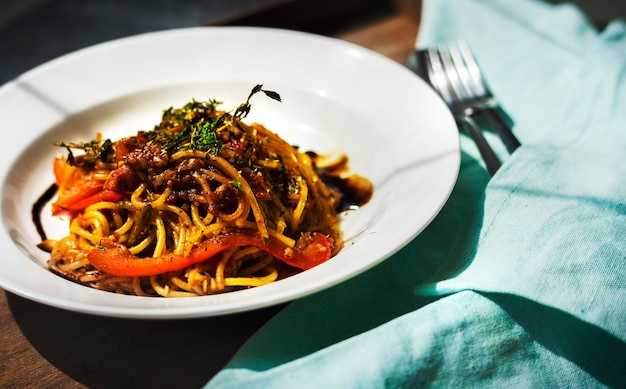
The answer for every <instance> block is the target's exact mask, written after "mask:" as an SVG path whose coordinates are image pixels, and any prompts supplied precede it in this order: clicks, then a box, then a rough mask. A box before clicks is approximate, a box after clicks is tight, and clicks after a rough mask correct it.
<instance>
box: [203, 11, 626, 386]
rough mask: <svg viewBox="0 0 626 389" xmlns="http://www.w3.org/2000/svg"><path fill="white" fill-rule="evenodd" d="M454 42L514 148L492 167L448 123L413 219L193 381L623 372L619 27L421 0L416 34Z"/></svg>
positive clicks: (423, 41)
mask: <svg viewBox="0 0 626 389" xmlns="http://www.w3.org/2000/svg"><path fill="white" fill-rule="evenodd" d="M457 39H464V40H466V41H467V42H468V43H469V45H470V46H471V48H472V49H473V51H474V53H475V55H476V57H477V59H478V61H479V63H480V65H481V67H482V69H483V70H484V73H485V77H486V78H487V81H488V82H489V84H490V86H491V89H492V90H493V92H494V94H495V95H496V96H497V97H498V99H499V100H500V101H501V102H502V105H503V106H504V108H505V109H506V110H507V111H508V112H509V113H510V114H511V116H512V117H513V119H514V120H515V123H516V124H515V128H514V130H515V132H516V134H517V135H518V137H519V138H520V140H521V142H522V144H523V146H522V147H521V148H520V149H518V150H517V151H516V152H515V153H514V154H513V155H512V156H511V157H510V158H508V159H507V160H506V161H505V163H504V165H503V167H502V168H501V169H500V170H499V171H498V172H497V174H496V175H495V176H494V177H493V178H492V179H490V180H489V177H488V176H487V174H486V173H485V170H484V168H483V167H482V165H481V163H480V159H479V157H478V154H477V153H476V151H475V149H473V145H472V144H471V141H469V140H468V139H466V138H464V137H463V138H462V139H461V144H462V150H463V154H462V166H461V171H460V175H459V179H458V181H457V183H456V186H455V188H454V190H453V193H452V195H451V197H450V199H449V201H448V202H447V204H446V205H445V207H444V208H443V210H442V211H441V213H440V214H439V215H438V216H437V218H436V219H435V220H434V221H433V222H432V223H431V225H429V227H428V228H427V229H426V230H425V231H424V232H423V233H421V234H420V235H419V236H418V237H417V238H416V239H414V240H413V241H412V242H411V243H410V244H408V245H407V246H406V247H405V248H404V249H402V250H401V251H400V252H398V253H397V254H396V255H394V256H393V257H391V258H389V259H388V260H386V261H385V262H383V263H382V264H380V265H379V266H376V267H375V268H373V269H371V270H369V271H368V272H366V273H364V274H362V275H360V276H358V277H356V278H354V279H352V280H350V281H348V282H345V283H343V284H341V285H338V286H336V287H334V288H331V289H328V290H326V291H324V292H321V293H318V294H315V295H313V296H310V297H307V298H303V299H301V300H298V301H296V302H293V303H292V304H290V305H289V306H287V307H286V308H285V309H284V310H283V311H282V312H281V313H279V314H278V315H277V316H276V317H275V318H274V319H273V320H271V321H270V322H269V323H268V324H267V325H266V326H265V327H264V328H262V329H261V330H260V331H259V332H258V333H257V334H255V335H254V336H253V337H252V338H251V339H250V340H249V341H248V342H247V343H246V344H245V345H244V346H243V348H242V349H241V350H240V351H239V353H238V354H237V355H236V356H235V357H234V358H233V360H232V361H231V362H230V363H229V364H228V365H227V366H226V367H225V368H224V369H223V370H222V371H221V372H220V373H219V374H218V375H217V376H215V377H214V378H213V379H212V380H211V381H210V382H209V383H208V385H207V387H209V388H220V387H264V388H265V387H272V388H275V387H300V388H302V387H312V388H318V387H342V388H343V387H422V386H430V387H432V386H435V387H439V386H441V387H454V386H462V387H467V386H470V387H472V386H480V387H485V386H486V387H504V386H507V385H508V386H512V387H515V388H519V387H603V386H609V387H619V386H622V387H624V386H626V244H625V240H626V239H625V238H626V163H624V162H623V161H622V159H623V158H624V155H626V24H625V23H624V22H622V21H614V22H612V23H610V24H609V25H608V26H606V28H605V29H604V30H603V31H601V32H599V31H597V29H596V28H594V26H593V25H592V23H590V21H589V20H587V18H586V17H585V16H584V14H583V13H582V12H581V11H580V10H579V9H577V8H576V7H574V6H572V5H567V4H566V5H558V6H554V5H549V4H546V3H542V2H539V1H537V0H518V1H515V2H512V1H510V0H491V1H487V0H482V1H481V0H466V1H463V2H460V1H456V0H426V1H424V9H423V19H422V25H421V29H420V34H419V42H418V43H419V45H420V46H423V47H425V46H431V45H436V44H439V43H445V42H448V41H453V40H457Z"/></svg>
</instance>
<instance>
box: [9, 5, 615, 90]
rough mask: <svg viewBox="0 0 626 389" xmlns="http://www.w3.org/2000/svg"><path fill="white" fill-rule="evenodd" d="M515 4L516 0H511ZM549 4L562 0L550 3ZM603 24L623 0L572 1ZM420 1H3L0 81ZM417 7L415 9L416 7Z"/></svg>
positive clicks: (324, 28)
mask: <svg viewBox="0 0 626 389" xmlns="http://www.w3.org/2000/svg"><path fill="white" fill-rule="evenodd" d="M513 1H514V0H513ZM550 2H552V3H560V2H563V1H557V0H551V1H550ZM573 2H574V3H577V4H578V5H580V6H581V7H582V8H583V10H584V11H585V12H586V13H587V14H588V15H589V16H590V17H591V19H592V20H593V21H594V22H596V24H597V25H598V26H599V27H600V28H601V27H602V26H604V25H605V24H606V23H607V22H608V21H610V20H612V19H614V18H616V17H622V18H624V17H626V2H623V1H621V0H574V1H573ZM411 3H414V4H415V5H416V6H415V8H417V4H419V1H418V0H0V85H2V84H4V83H5V82H7V81H9V80H11V79H13V78H15V77H17V76H18V75H20V74H21V73H23V72H25V71H27V70H29V69H31V68H33V67H35V66H37V65H39V64H42V63H44V62H46V61H48V60H50V59H53V58H55V57H58V56H60V55H63V54H66V53H69V52H72V51H74V50H77V49H80V48H83V47H87V46H90V45H93V44H95V43H100V42H104V41H108V40H111V39H115V38H120V37H124V36H129V35H135V34H139V33H144V32H150V31H157V30H166V29H172V28H181V27H190V26H198V25H253V26H267V27H280V28H289V29H295V30H303V31H309V32H315V33H322V34H330V33H332V32H333V31H332V29H333V26H334V25H339V24H341V25H342V26H344V27H345V25H346V19H347V18H349V19H350V20H354V22H355V23H356V22H358V20H359V19H361V18H367V17H368V15H373V14H378V15H380V13H383V12H387V11H388V10H389V9H390V8H393V7H394V6H395V7H398V6H402V7H404V8H406V7H409V8H411ZM414 12H419V11H418V10H415V11H414Z"/></svg>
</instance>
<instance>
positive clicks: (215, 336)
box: [7, 293, 283, 388]
mask: <svg viewBox="0 0 626 389" xmlns="http://www.w3.org/2000/svg"><path fill="white" fill-rule="evenodd" d="M7 301H8V304H9V307H10V309H11V311H12V313H13V317H14V319H15V321H16V323H17V324H18V325H19V327H20V329H21V330H22V332H23V334H24V336H25V337H26V338H27V339H28V341H29V342H30V343H31V344H32V346H33V347H34V348H35V349H36V350H37V351H38V352H39V353H40V354H41V355H42V356H43V357H44V358H46V359H47V360H48V361H49V362H50V363H51V364H53V365H54V366H55V367H57V368H58V369H59V370H61V371H62V372H63V373H65V374H67V375H68V376H70V377H72V378H73V379H75V380H76V381H78V382H80V383H82V384H84V385H86V386H88V387H90V388H110V387H118V388H119V387H133V388H156V387H196V388H197V387H201V386H202V385H204V384H206V383H207V382H208V381H209V379H210V378H211V377H213V375H215V374H216V373H217V372H218V371H219V370H220V369H221V368H222V367H223V366H224V365H225V364H226V363H227V362H228V360H229V359H230V358H231V357H232V356H233V354H235V352H236V351H237V350H238V348H239V347H240V346H241V345H242V344H243V343H244V342H245V341H246V340H247V339H248V338H249V337H250V336H251V335H252V334H253V333H254V332H255V331H256V330H257V329H258V328H259V327H260V326H262V325H263V324H264V323H265V322H266V321H267V320H269V319H270V318H271V317H272V316H274V315H275V314H276V313H278V312H279V311H280V310H281V309H282V308H283V305H280V306H276V307H271V308H266V309H261V310H257V311H252V312H246V313H240V314H234V315H228V316H220V317H213V318H203V319H187V320H130V319H118V318H106V317H99V316H91V315H86V314H81V313H75V312H70V311H65V310H61V309H57V308H52V307H48V306H45V305H42V304H39V303H36V302H32V301H30V300H27V299H24V298H22V297H19V296H17V295H13V294H11V293H7Z"/></svg>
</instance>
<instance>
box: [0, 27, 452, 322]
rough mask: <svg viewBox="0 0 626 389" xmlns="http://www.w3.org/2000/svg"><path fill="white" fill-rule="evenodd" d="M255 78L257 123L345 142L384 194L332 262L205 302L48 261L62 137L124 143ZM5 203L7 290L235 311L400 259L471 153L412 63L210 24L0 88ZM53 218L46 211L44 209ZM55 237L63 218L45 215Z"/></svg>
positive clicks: (122, 304)
mask: <svg viewBox="0 0 626 389" xmlns="http://www.w3.org/2000/svg"><path fill="white" fill-rule="evenodd" d="M257 83H261V84H264V87H265V88H266V89H271V90H274V91H277V92H279V93H280V95H281V97H282V99H283V102H282V103H278V102H276V101H274V100H271V99H268V98H264V97H263V96H262V95H259V96H255V98H254V99H253V100H252V111H251V113H250V115H249V116H248V117H247V118H246V120H248V121H257V122H260V123H262V124H264V125H266V126H267V127H268V128H270V129H272V130H273V131H275V132H277V133H279V134H280V135H281V136H282V137H283V138H285V139H286V140H288V141H290V142H292V143H294V144H298V145H300V146H301V147H302V148H304V149H310V150H315V151H318V152H322V153H323V152H330V151H333V150H336V149H338V150H341V151H343V152H345V153H347V155H348V156H349V158H350V164H351V167H352V168H353V170H355V171H357V172H359V173H360V174H362V175H364V176H366V177H368V178H370V179H371V180H372V181H373V183H374V186H375V192H374V197H373V198H372V200H371V201H370V202H369V203H368V204H367V205H366V206H364V207H362V208H361V209H359V210H357V211H353V212H351V213H349V214H347V215H344V217H343V221H342V230H343V233H344V237H345V239H346V246H345V248H344V249H343V250H342V251H341V252H340V253H339V254H338V255H337V256H336V257H334V258H332V259H331V260H329V261H328V262H326V263H324V264H322V265H320V266H318V267H316V268H313V269H311V270H308V271H305V272H303V273H301V274H298V275H295V276H293V277H291V278H288V279H285V280H282V281H279V282H276V283H274V284H271V285H267V286H263V287H259V288H255V289H249V290H243V291H238V292H232V293H225V294H221V295H215V296H207V297H194V298H174V299H164V298H147V297H136V296H124V295H116V294H113V293H108V292H103V291H98V290H94V289H90V288H88V287H85V286H82V285H78V284H75V283H72V282H70V281H67V280H65V279H63V278H61V277H58V276H56V275H54V274H52V273H51V272H49V271H48V270H47V267H46V261H47V257H48V255H47V254H46V253H44V252H42V251H40V250H39V249H38V248H37V247H36V245H37V243H39V241H40V239H39V236H38V234H37V232H36V229H35V226H34V224H33V222H32V220H31V209H32V205H33V203H34V202H35V201H36V199H37V198H38V196H39V195H40V194H41V193H42V192H43V191H44V190H45V189H46V188H47V187H48V186H49V185H50V184H51V183H52V181H53V175H52V170H51V166H52V160H53V157H54V155H55V154H56V153H58V152H60V151H61V152H62V151H63V150H60V149H58V148H56V147H54V146H53V145H52V144H53V142H54V141H56V140H66V141H78V140H89V139H92V138H93V137H94V135H95V133H96V132H97V131H100V132H102V133H103V134H104V135H105V136H106V137H111V138H118V137H121V136H127V135H130V134H134V133H135V132H136V131H137V130H139V129H151V128H152V127H153V125H154V124H156V123H157V122H158V120H159V118H160V116H161V111H162V109H164V108H167V107H170V106H179V105H181V104H184V103H185V102H187V101H189V100H190V99H191V98H195V99H197V100H205V99H209V98H216V99H218V100H221V101H223V102H224V105H223V108H225V109H232V108H235V107H236V106H237V105H238V104H239V103H241V102H243V101H244V100H245V98H246V97H247V94H248V92H249V91H250V89H251V88H252V87H253V86H254V85H255V84H257ZM0 118H1V119H2V128H3V129H2V134H3V137H4V141H3V142H2V144H1V145H0V148H1V151H0V162H1V163H0V166H2V168H1V170H0V182H1V183H2V194H1V195H2V207H1V214H0V216H1V217H0V220H1V221H2V227H3V228H2V230H1V231H0V252H1V253H2V254H1V255H0V286H1V287H2V288H4V289H5V290H7V291H10V292H12V293H15V294H18V295H20V296H23V297H26V298H28V299H32V300H34V301H38V302H41V303H44V304H49V305H51V306H55V307H60V308H64V309H69V310H73V311H79V312H85V313H91V314H98V315H106V316H116V317H133V318H189V317H202V316H213V315H221V314H228V313H233V312H240V311H245V310H251V309H256V308H260V307H265V306H269V305H273V304H277V303H282V302H285V301H290V300H293V299H296V298H299V297H302V296H305V295H308V294H311V293H314V292H316V291H319V290H322V289H324V288H328V287H329V286H331V285H334V284H337V283H339V282H342V281H344V280H346V279H348V278H350V277H353V276H355V275H357V274H359V273H361V272H363V271H364V270H366V269H368V268H371V267H372V266H374V265H376V264H378V263H379V262H381V261H383V260H384V259H385V258H388V257H389V256H390V255H392V254H393V253H394V252H396V251H397V250H398V249H399V248H401V247H402V246H403V245H405V244H406V243H408V242H409V241H410V240H411V239H413V238H414V237H415V236H416V235H417V234H418V233H419V232H420V231H422V230H423V229H424V227H426V225H427V224H428V223H429V222H430V221H431V220H432V219H433V217H434V216H435V215H436V214H437V213H438V212H439V210H440V209H441V207H442V206H443V204H444V202H445V201H446V200H447V198H448V196H449V194H450V191H451V190H452V187H453V185H454V183H455V180H456V177H457V173H458V169H459V161H460V151H459V144H458V134H457V130H456V127H455V124H454V120H453V119H452V117H451V115H450V113H449V112H448V110H447V108H446V107H445V105H444V104H443V103H442V102H441V100H440V99H439V98H438V97H437V96H436V95H435V94H434V93H433V92H432V91H431V90H430V88H429V87H428V86H427V85H426V84H425V83H424V82H422V81H421V80H420V79H418V78H417V77H416V76H414V75H413V74H412V73H411V72H409V71H408V70H406V69H405V68H404V67H402V66H401V65H399V64H397V63H395V62H393V61H391V60H389V59H387V58H385V57H383V56H381V55H379V54H377V53H374V52H372V51H369V50H367V49H364V48H361V47H359V46H355V45H352V44H349V43H346V42H343V41H339V40H335V39H330V38H325V37H320V36H316V35H310V34H305V33H297V32H292V31H283V30H272V29H259V28H236V27H233V28H230V27H208V28H190V29H181V30H171V31H165V32H158V33H150V34H145V35H139V36H136V37H131V38H126V39H121V40H116V41H112V42H108V43H104V44H100V45H97V46H93V47H90V48H87V49H84V50H80V51H78V52H75V53H72V54H69V55H66V56H63V57H61V58H59V59H56V60H54V61H51V62H49V63H46V64H44V65H42V66H40V67H38V68H36V69H34V70H32V71H29V72H27V73H26V74H24V75H23V76H21V77H19V78H18V79H16V80H14V81H13V82H10V83H8V84H6V85H4V86H3V87H2V88H0ZM44 214H46V215H47V213H45V212H44ZM45 225H46V228H47V229H48V230H49V231H48V232H49V235H52V236H53V237H55V236H61V234H63V233H64V231H63V230H62V229H59V222H58V221H54V220H51V219H50V220H48V218H47V217H46V220H45Z"/></svg>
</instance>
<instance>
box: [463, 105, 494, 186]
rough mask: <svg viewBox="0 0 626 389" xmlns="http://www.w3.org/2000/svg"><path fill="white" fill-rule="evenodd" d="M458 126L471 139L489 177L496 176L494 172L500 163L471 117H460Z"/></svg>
mask: <svg viewBox="0 0 626 389" xmlns="http://www.w3.org/2000/svg"><path fill="white" fill-rule="evenodd" d="M458 120H459V122H460V125H461V126H462V127H463V128H464V129H465V131H466V132H467V133H468V134H469V136H470V137H471V138H472V140H473V141H474V143H475V144H476V147H477V148H478V151H479V152H480V156H481V157H482V158H483V161H484V162H485V166H486V167H487V171H488V172H489V175H491V176H493V175H494V174H496V171H498V169H499V168H500V166H501V165H502V163H501V162H500V159H499V158H498V156H497V155H496V153H495V152H494V151H493V149H492V148H491V146H490V145H489V143H487V140H486V139H485V137H484V136H483V134H482V132H480V128H479V127H478V125H477V124H476V122H475V121H474V119H472V118H471V117H469V116H468V117H462V118H458Z"/></svg>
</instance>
